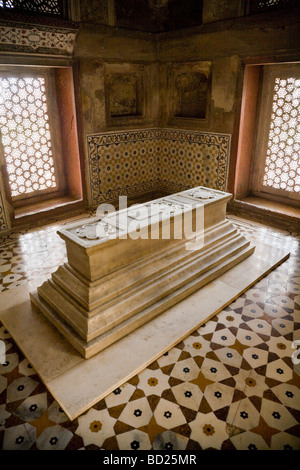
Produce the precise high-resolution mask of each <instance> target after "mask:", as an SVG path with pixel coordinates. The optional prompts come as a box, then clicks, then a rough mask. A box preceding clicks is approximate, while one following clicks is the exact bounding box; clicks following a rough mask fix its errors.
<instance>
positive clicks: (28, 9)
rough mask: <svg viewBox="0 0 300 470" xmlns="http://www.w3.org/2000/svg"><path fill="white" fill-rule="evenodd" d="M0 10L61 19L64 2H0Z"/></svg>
mask: <svg viewBox="0 0 300 470" xmlns="http://www.w3.org/2000/svg"><path fill="white" fill-rule="evenodd" d="M0 8H2V9H4V10H8V11H12V10H13V11H15V12H21V13H35V14H38V15H46V16H54V17H63V16H64V14H65V11H66V2H64V1H63V0H0Z"/></svg>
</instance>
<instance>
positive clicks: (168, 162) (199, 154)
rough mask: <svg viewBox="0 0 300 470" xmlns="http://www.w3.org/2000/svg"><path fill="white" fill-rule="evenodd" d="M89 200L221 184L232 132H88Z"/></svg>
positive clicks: (223, 186)
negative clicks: (229, 133)
mask: <svg viewBox="0 0 300 470" xmlns="http://www.w3.org/2000/svg"><path fill="white" fill-rule="evenodd" d="M87 146H88V158H89V165H90V186H91V199H92V204H93V205H97V204H100V203H101V202H103V201H108V200H114V199H117V198H118V196H119V195H127V196H131V195H132V196H133V195H137V194H142V193H145V192H148V191H152V190H165V191H166V192H177V191H181V190H183V189H186V188H190V187H194V186H200V185H202V186H207V187H211V188H214V189H219V190H225V189H226V183H227V169H228V161H229V151H230V135H228V134H211V133H206V132H199V131H191V132H190V131H185V130H177V129H144V130H133V131H123V132H120V131H116V132H115V131H113V132H107V133H101V134H95V135H90V136H88V138H87Z"/></svg>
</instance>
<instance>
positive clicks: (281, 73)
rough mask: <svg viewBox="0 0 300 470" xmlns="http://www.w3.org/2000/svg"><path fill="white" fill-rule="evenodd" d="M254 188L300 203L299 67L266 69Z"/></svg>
mask: <svg viewBox="0 0 300 470" xmlns="http://www.w3.org/2000/svg"><path fill="white" fill-rule="evenodd" d="M252 188H253V190H254V194H257V193H260V194H257V195H263V194H265V195H268V194H269V195H274V196H276V197H279V198H282V197H283V198H288V199H290V200H291V199H293V200H300V64H290V65H288V64H284V65H283V64H282V65H269V66H265V67H264V69H263V83H262V89H261V98H260V113H259V120H258V126H257V137H256V148H255V156H254V161H253V172H252Z"/></svg>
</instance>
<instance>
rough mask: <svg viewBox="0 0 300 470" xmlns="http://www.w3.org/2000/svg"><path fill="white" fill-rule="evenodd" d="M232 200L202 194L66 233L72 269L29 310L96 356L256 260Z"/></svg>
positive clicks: (43, 289) (45, 287)
mask: <svg viewBox="0 0 300 470" xmlns="http://www.w3.org/2000/svg"><path fill="white" fill-rule="evenodd" d="M230 198H231V194H229V193H224V192H221V191H217V190H211V189H208V188H203V187H198V188H193V189H191V190H186V191H183V192H180V193H176V194H173V195H170V196H167V197H163V198H160V199H156V200H154V201H150V202H147V203H144V204H139V205H136V206H131V207H129V208H124V209H121V210H119V211H117V212H115V211H112V212H109V213H108V214H105V215H103V216H101V217H96V218H94V219H87V222H86V224H84V225H82V224H81V225H80V226H79V225H78V223H77V224H72V225H69V226H67V227H65V228H64V229H62V230H60V231H59V232H58V234H59V235H60V236H61V237H62V238H63V239H64V241H65V243H66V248H67V257H68V262H67V263H65V264H64V265H62V266H60V267H59V268H58V269H57V271H56V272H55V273H53V274H52V276H51V278H50V279H49V280H47V281H46V282H44V284H42V285H41V286H40V287H39V288H38V289H37V292H35V293H32V294H31V301H32V303H33V304H34V305H35V306H36V307H37V308H38V309H39V311H40V312H42V313H43V314H44V315H45V316H46V317H47V318H48V320H50V322H52V324H54V326H55V327H56V328H57V329H58V330H59V332H60V333H62V334H63V335H64V337H65V338H66V339H67V340H68V341H69V342H70V343H71V344H72V345H73V346H74V347H75V348H76V349H77V351H78V352H79V353H80V354H81V355H82V356H83V357H84V358H89V357H92V356H93V355H95V354H97V353H98V352H99V351H101V350H103V349H105V348H107V347H108V346H109V345H111V344H113V343H115V342H116V341H117V340H119V339H121V338H122V337H124V336H126V335H127V334H129V333H130V332H132V331H135V330H136V329H137V328H139V327H141V326H142V325H144V324H145V323H147V322H148V321H150V320H151V319H153V318H155V317H156V316H157V315H159V314H161V313H162V312H164V311H166V310H167V309H169V308H170V307H172V306H173V305H175V304H177V303H178V302H179V301H181V300H182V299H184V298H186V297H187V296H189V295H190V294H192V293H193V292H195V291H197V290H198V289H200V288H201V287H203V286H204V285H205V284H207V283H208V282H210V281H212V280H213V279H215V278H217V277H218V276H219V275H220V274H222V273H224V272H225V271H227V270H228V269H230V268H232V267H233V266H235V265H236V264H238V263H240V262H241V261H242V260H244V259H245V258H247V257H248V256H249V255H250V254H252V253H253V251H254V249H255V247H254V246H253V245H251V244H250V243H249V242H248V241H247V240H246V239H245V237H244V236H242V235H241V234H240V233H239V232H238V231H237V229H236V228H235V227H234V226H233V225H232V224H231V223H230V222H229V221H228V220H227V219H226V205H227V202H228V201H229V200H230ZM183 321H184V319H183Z"/></svg>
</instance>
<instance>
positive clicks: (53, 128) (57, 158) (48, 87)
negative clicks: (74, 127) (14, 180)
mask: <svg viewBox="0 0 300 470" xmlns="http://www.w3.org/2000/svg"><path fill="white" fill-rule="evenodd" d="M53 72H54V71H53V69H51V68H40V67H18V66H9V67H8V66H0V76H1V77H17V78H23V77H27V76H31V77H43V78H44V79H45V95H46V98H47V107H48V115H49V126H50V138H51V144H52V149H53V157H52V158H53V166H54V168H55V176H56V187H55V188H49V189H44V190H37V191H33V192H31V193H25V194H20V195H18V196H11V201H12V202H13V205H14V207H21V206H24V205H26V204H28V203H29V202H31V203H32V202H35V201H36V200H41V199H46V198H48V197H54V196H62V195H63V194H64V192H65V186H66V182H65V175H64V172H65V169H64V165H63V160H62V148H61V139H60V138H59V136H60V125H59V122H58V110H57V100H56V99H55V85H54V73H53ZM6 186H8V187H9V184H8V185H6Z"/></svg>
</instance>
